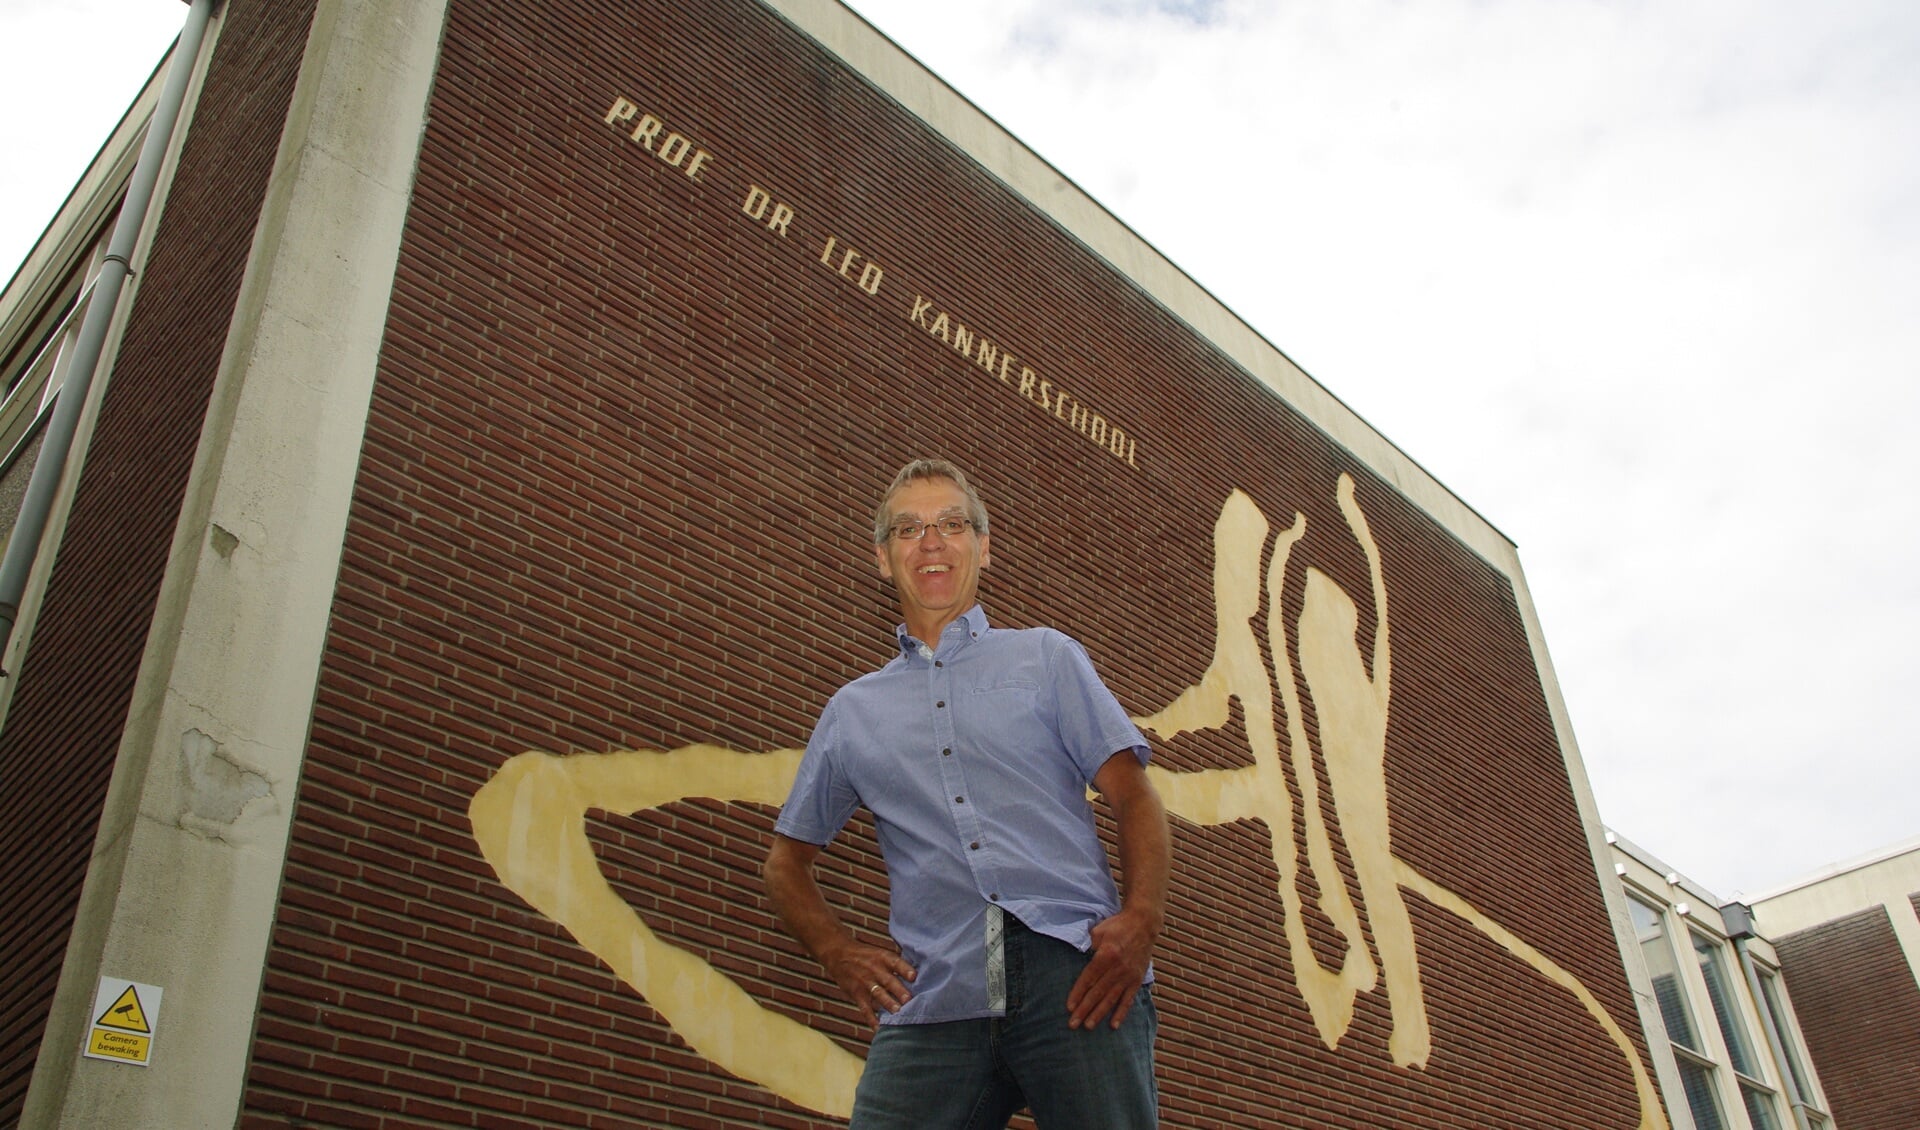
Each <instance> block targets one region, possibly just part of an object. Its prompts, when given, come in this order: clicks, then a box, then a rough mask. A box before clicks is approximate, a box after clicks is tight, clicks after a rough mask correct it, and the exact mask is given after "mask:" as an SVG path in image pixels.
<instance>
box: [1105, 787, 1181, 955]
mask: <svg viewBox="0 0 1920 1130" xmlns="http://www.w3.org/2000/svg"><path fill="white" fill-rule="evenodd" d="M1114 808H1115V811H1114V814H1113V819H1114V823H1115V825H1116V826H1117V827H1118V829H1119V837H1118V838H1119V841H1120V882H1121V898H1120V906H1121V909H1122V910H1133V911H1139V912H1142V913H1145V914H1147V915H1149V916H1150V921H1151V922H1152V925H1153V930H1154V933H1156V934H1158V933H1159V931H1160V926H1161V925H1162V923H1164V922H1165V921H1166V913H1167V883H1168V877H1169V875H1170V874H1171V872H1172V869H1173V848H1172V836H1171V834H1170V832H1169V831H1168V828H1167V809H1166V806H1165V805H1164V804H1163V803H1161V800H1160V794H1159V793H1158V792H1157V791H1155V790H1154V789H1153V788H1152V787H1151V786H1148V787H1147V788H1144V789H1140V790H1137V791H1134V792H1132V793H1131V794H1129V795H1127V796H1126V797H1125V798H1124V799H1121V800H1120V801H1118V802H1117V803H1116V804H1115V806H1114Z"/></svg>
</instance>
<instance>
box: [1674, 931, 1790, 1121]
mask: <svg viewBox="0 0 1920 1130" xmlns="http://www.w3.org/2000/svg"><path fill="white" fill-rule="evenodd" d="M1691 933H1692V936H1693V953H1694V957H1695V958H1696V959H1697V960H1698V961H1699V962H1700V978H1701V980H1703V981H1705V982H1706V983H1707V999H1708V1000H1709V1001H1711V1002H1712V1003H1713V1018H1714V1020H1715V1021H1717V1022H1718V1023H1719V1025H1720V1038H1721V1039H1723V1040H1725V1041H1726V1044H1727V1058H1728V1059H1729V1060H1731V1061H1732V1063H1733V1072H1734V1075H1735V1077H1736V1078H1738V1079H1739V1081H1740V1103H1741V1105H1742V1106H1744V1107H1746V1109H1747V1121H1749V1122H1750V1123H1752V1124H1753V1130H1780V1105H1779V1100H1778V1098H1777V1096H1776V1095H1775V1094H1774V1091H1773V1088H1772V1087H1769V1086H1767V1084H1766V1083H1765V1081H1764V1080H1765V1074H1766V1069H1765V1068H1763V1067H1762V1066H1761V1065H1760V1057H1759V1054H1758V1053H1757V1052H1756V1051H1755V1044H1754V1041H1753V1037H1752V1034H1751V1031H1752V1030H1751V1029H1750V1028H1749V1027H1748V1025H1747V1022H1746V1019H1745V1018H1744V1017H1743V1016H1742V1014H1741V1012H1740V1004H1739V997H1738V996H1736V995H1735V993H1734V982H1733V979H1732V978H1731V977H1730V976H1729V975H1728V972H1727V951H1726V947H1725V946H1724V945H1722V944H1721V943H1720V942H1718V941H1716V940H1715V939H1713V938H1709V937H1707V936H1706V935H1705V934H1702V933H1700V932H1699V931H1697V930H1695V931H1691Z"/></svg>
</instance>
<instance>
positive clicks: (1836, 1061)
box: [1774, 906, 1920, 1130]
mask: <svg viewBox="0 0 1920 1130" xmlns="http://www.w3.org/2000/svg"><path fill="white" fill-rule="evenodd" d="M1774 948H1775V949H1777V950H1778V951H1779V953H1780V969H1781V972H1782V973H1784V974H1785V975H1786V978H1787V985H1788V987H1789V989H1790V990H1791V992H1792V993H1793V1011H1794V1015H1795V1016H1797V1017H1798V1018H1799V1020H1800V1030H1801V1032H1802V1033H1803V1034H1805V1036H1806V1038H1807V1051H1808V1053H1809V1054H1810V1055H1811V1056H1812V1057H1813V1069H1814V1071H1815V1072H1816V1073H1817V1074H1818V1075H1819V1076H1820V1085H1821V1087H1822V1088H1823V1089H1824V1090H1825V1091H1826V1093H1827V1103H1828V1107H1829V1109H1830V1111H1831V1113H1832V1114H1833V1120H1834V1122H1835V1124H1837V1125H1839V1126H1842V1127H1845V1128H1846V1130H1906V1128H1908V1127H1912V1126H1916V1125H1920V1073H1916V1072H1915V1070H1914V1065H1915V1064H1920V984H1916V982H1915V975H1914V970H1913V967H1912V966H1911V965H1910V964H1909V963H1908V959H1907V956H1906V954H1905V952H1904V951H1902V950H1901V948H1900V940H1899V938H1897V937H1896V936H1895V935H1894V932H1893V924H1892V922H1890V921H1889V920H1888V918H1887V912H1886V909H1885V908H1884V907H1878V906H1876V907H1874V908H1872V909H1871V910H1866V911H1862V912H1861V913H1859V914H1854V915H1850V916H1848V917H1846V918H1841V919H1836V920H1835V921H1832V922H1828V923H1826V924H1825V925H1821V926H1816V927H1814V928H1813V929H1811V930H1802V931H1801V932H1800V933H1798V934H1792V935H1789V936H1788V937H1785V938H1777V939H1775V940H1774Z"/></svg>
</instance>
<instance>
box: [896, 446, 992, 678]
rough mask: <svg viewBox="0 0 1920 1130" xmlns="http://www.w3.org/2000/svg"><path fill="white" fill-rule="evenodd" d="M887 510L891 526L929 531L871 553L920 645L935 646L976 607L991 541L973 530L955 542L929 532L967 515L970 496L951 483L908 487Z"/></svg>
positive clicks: (917, 483) (924, 482) (956, 537)
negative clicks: (924, 527)
mask: <svg viewBox="0 0 1920 1130" xmlns="http://www.w3.org/2000/svg"><path fill="white" fill-rule="evenodd" d="M888 510H889V512H890V515H891V517H890V519H889V521H890V522H891V524H892V525H895V526H897V525H899V524H900V523H902V522H923V523H926V524H927V525H928V526H929V527H930V528H929V529H928V530H927V532H926V535H925V536H924V537H921V538H919V539H918V540H914V541H909V540H906V539H903V538H897V537H889V538H888V539H887V540H886V541H885V542H884V543H882V544H880V545H876V546H874V547H873V553H874V557H876V558H877V559H878V560H879V563H880V575H881V576H883V577H885V578H887V579H888V580H890V581H892V582H893V587H894V589H895V590H896V591H897V592H899V594H900V610H901V612H902V613H903V614H904V619H905V620H906V622H907V627H908V629H909V630H910V631H912V632H913V634H914V635H915V636H917V637H919V638H920V639H921V640H922V641H924V642H927V643H934V642H936V641H937V639H938V637H939V634H940V631H941V629H943V628H945V627H946V626H947V625H948V624H950V623H952V622H953V621H954V620H955V619H958V618H959V616H960V614H961V613H963V612H965V611H966V610H967V609H969V608H971V607H973V602H974V600H975V599H976V597H975V593H977V592H978V591H979V588H980V570H981V569H984V568H986V566H987V563H988V542H989V541H990V540H991V539H989V538H987V537H984V536H982V535H981V534H979V533H978V532H976V531H975V530H974V529H973V528H972V527H968V528H967V529H966V530H965V531H963V532H961V533H959V534H956V535H954V536H953V537H944V536H942V535H941V533H940V531H939V530H937V529H933V528H931V526H932V525H933V524H934V523H937V522H938V521H940V519H942V518H965V517H966V516H967V496H966V495H964V494H962V493H961V492H960V488H959V487H957V486H955V485H953V481H952V480H951V479H917V480H915V481H913V482H910V483H908V484H907V485H906V486H904V487H901V488H900V489H899V490H898V491H896V492H895V493H894V496H893V500H892V502H891V504H890V505H889V507H888ZM923 633H930V634H931V635H930V636H929V635H928V634H923Z"/></svg>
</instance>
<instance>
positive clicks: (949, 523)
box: [892, 518, 973, 541]
mask: <svg viewBox="0 0 1920 1130" xmlns="http://www.w3.org/2000/svg"><path fill="white" fill-rule="evenodd" d="M972 528H973V520H972V519H970V518H938V519H935V520H934V521H931V522H899V523H896V524H895V525H894V527H893V530H892V533H893V536H894V537H895V538H897V539H899V540H900V541H919V540H920V539H921V538H923V537H926V536H927V531H928V530H934V531H937V532H938V533H939V534H940V536H941V537H943V538H957V537H959V536H960V535H961V534H964V533H966V532H967V531H968V530H970V529H972Z"/></svg>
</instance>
